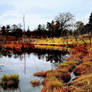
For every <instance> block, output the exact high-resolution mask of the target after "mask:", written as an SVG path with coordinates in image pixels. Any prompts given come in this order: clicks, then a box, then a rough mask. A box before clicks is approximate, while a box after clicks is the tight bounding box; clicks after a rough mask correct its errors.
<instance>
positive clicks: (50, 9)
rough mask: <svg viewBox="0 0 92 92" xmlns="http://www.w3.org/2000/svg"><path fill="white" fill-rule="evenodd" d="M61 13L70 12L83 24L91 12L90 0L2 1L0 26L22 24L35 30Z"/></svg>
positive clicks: (91, 4)
mask: <svg viewBox="0 0 92 92" xmlns="http://www.w3.org/2000/svg"><path fill="white" fill-rule="evenodd" d="M63 12H70V13H71V14H73V15H74V16H75V18H76V20H77V21H78V20H81V21H83V22H84V23H87V22H88V18H89V16H90V13H91V12H92V0H2V1H1V2H0V25H1V26H2V25H8V24H9V25H13V24H17V25H19V24H22V25H23V16H25V24H26V28H27V27H28V26H29V28H30V29H31V30H33V29H36V28H37V25H38V24H46V22H48V21H51V20H53V19H55V17H56V16H57V15H59V14H60V13H63Z"/></svg>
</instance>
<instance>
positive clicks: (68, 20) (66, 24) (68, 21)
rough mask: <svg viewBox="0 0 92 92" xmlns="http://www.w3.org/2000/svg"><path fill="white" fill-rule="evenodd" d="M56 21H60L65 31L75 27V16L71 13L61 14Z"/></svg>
mask: <svg viewBox="0 0 92 92" xmlns="http://www.w3.org/2000/svg"><path fill="white" fill-rule="evenodd" d="M55 20H56V21H59V23H60V24H61V25H60V29H62V30H64V29H68V28H70V27H71V26H72V25H73V20H74V16H73V15H72V14H71V13H69V12H67V13H60V14H59V15H58V16H56V18H55Z"/></svg>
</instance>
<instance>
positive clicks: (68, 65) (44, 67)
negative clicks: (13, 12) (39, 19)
mask: <svg viewBox="0 0 92 92" xmlns="http://www.w3.org/2000/svg"><path fill="white" fill-rule="evenodd" d="M25 17H26V16H23V23H22V24H18V25H17V24H16V23H15V24H13V22H12V24H7V25H1V26H0V92H92V71H91V70H92V65H91V64H92V13H90V15H89V19H88V22H87V23H84V22H83V21H81V20H78V21H77V20H76V19H75V16H74V15H73V14H71V13H70V12H63V13H60V14H58V15H57V16H56V17H55V18H54V19H52V18H51V19H52V20H51V21H47V22H46V23H45V24H41V23H40V24H38V26H37V27H36V28H34V29H30V26H28V27H26V21H25ZM27 24H28V23H27Z"/></svg>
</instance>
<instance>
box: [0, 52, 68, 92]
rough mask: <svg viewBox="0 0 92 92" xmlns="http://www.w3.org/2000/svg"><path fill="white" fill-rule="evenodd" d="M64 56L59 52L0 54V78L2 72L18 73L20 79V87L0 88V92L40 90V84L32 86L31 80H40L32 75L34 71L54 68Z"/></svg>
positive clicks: (35, 91)
mask: <svg viewBox="0 0 92 92" xmlns="http://www.w3.org/2000/svg"><path fill="white" fill-rule="evenodd" d="M65 58H66V56H63V55H62V54H61V53H58V52H57V53H56V52H55V53H54V52H53V53H52V52H51V53H42V54H40V53H33V52H32V53H30V54H27V53H26V54H22V55H17V54H12V55H8V56H7V55H6V56H3V55H1V57H0V78H1V77H2V75H3V74H18V75H19V79H20V84H19V86H20V89H19V90H17V91H9V90H8V91H4V90H3V89H2V88H0V92H40V91H41V88H42V86H39V87H32V85H31V83H30V82H31V81H32V80H40V81H42V78H40V77H34V76H33V74H34V73H35V72H40V71H46V70H51V69H55V68H56V66H57V65H58V63H61V62H62V61H64V60H65Z"/></svg>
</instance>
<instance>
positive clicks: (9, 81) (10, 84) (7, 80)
mask: <svg viewBox="0 0 92 92" xmlns="http://www.w3.org/2000/svg"><path fill="white" fill-rule="evenodd" d="M18 85H19V75H17V74H11V75H6V74H4V75H3V76H2V78H1V86H2V88H4V89H7V88H10V89H12V88H13V89H16V88H18Z"/></svg>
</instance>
